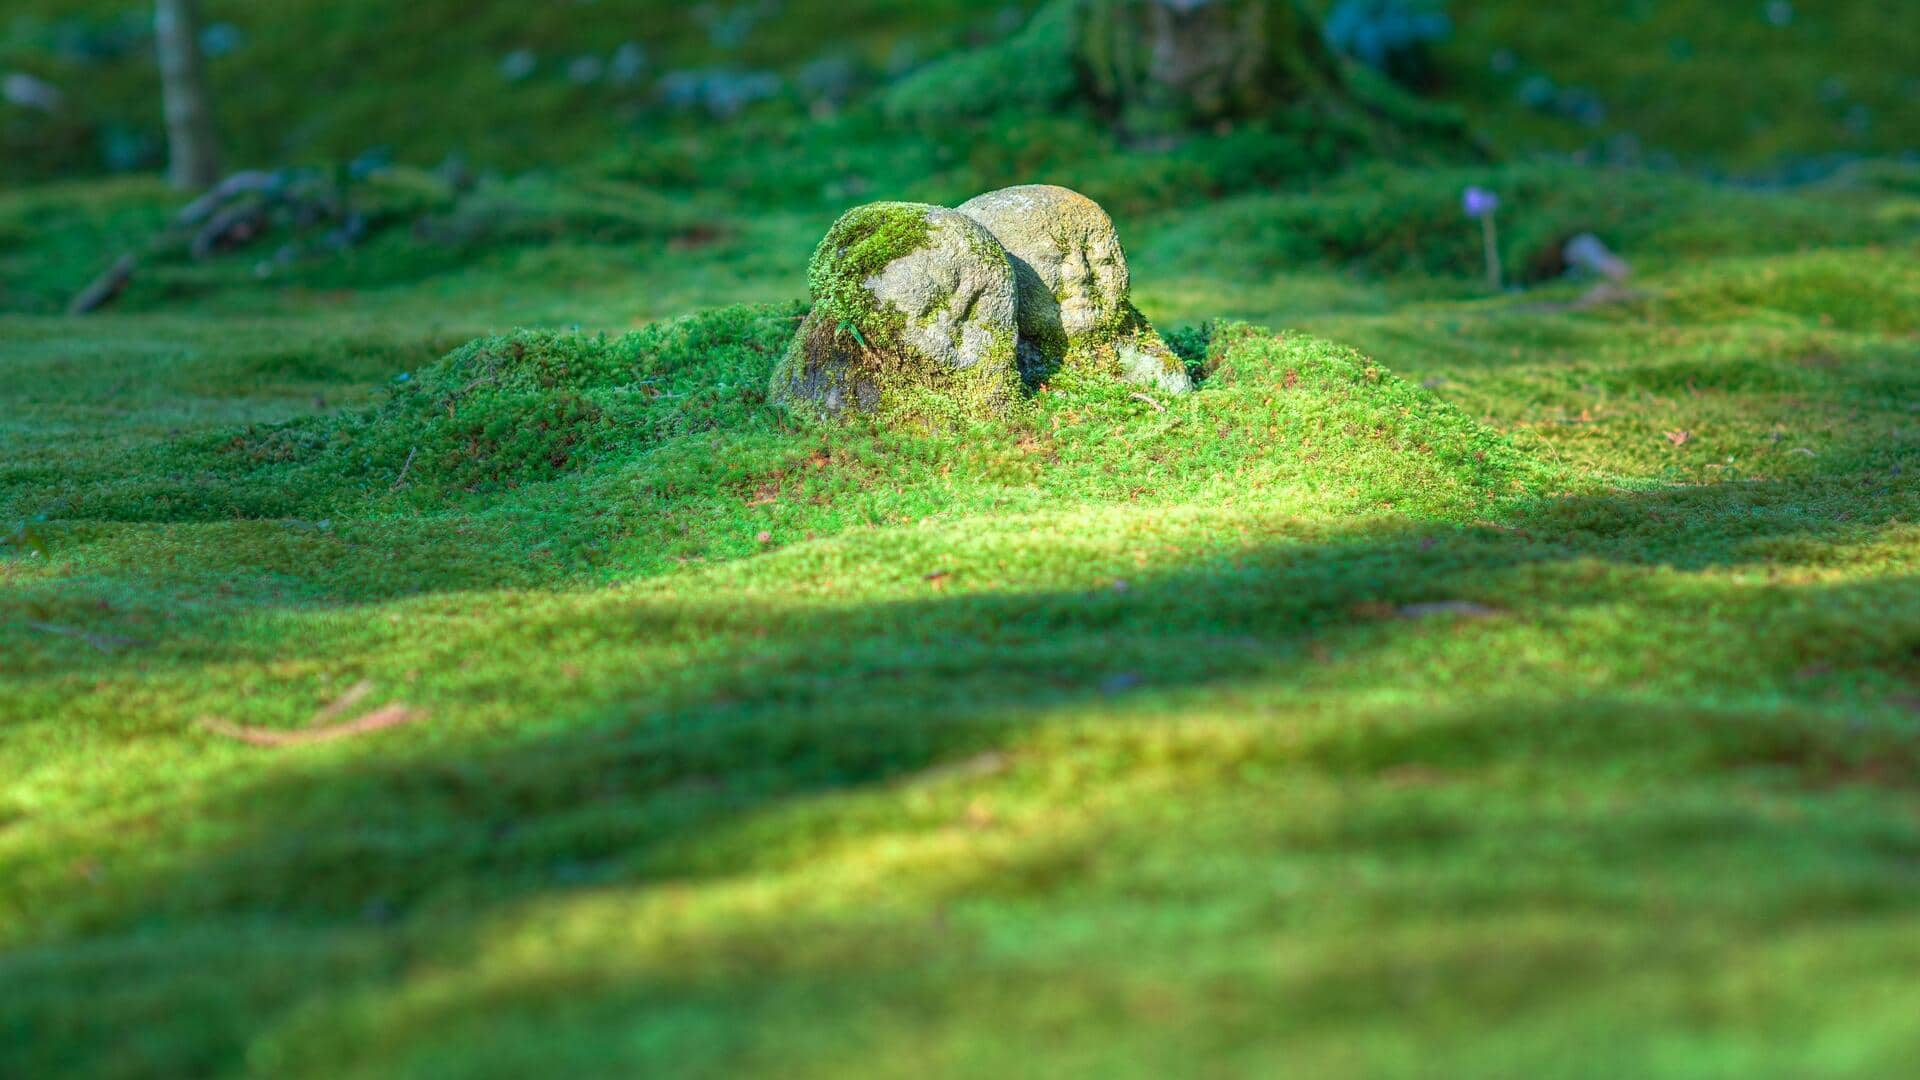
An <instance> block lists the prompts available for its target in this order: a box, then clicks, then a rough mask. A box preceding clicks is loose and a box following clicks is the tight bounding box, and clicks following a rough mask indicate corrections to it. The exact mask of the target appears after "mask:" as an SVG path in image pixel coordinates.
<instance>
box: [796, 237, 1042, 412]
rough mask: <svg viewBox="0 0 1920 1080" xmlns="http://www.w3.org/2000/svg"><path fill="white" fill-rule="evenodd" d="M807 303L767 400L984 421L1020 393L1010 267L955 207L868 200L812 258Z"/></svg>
mask: <svg viewBox="0 0 1920 1080" xmlns="http://www.w3.org/2000/svg"><path fill="white" fill-rule="evenodd" d="M807 283H808V288H809V291H810V292H811V294H812V297H813V309H812V311H811V312H810V313H809V314H808V316H807V318H806V320H805V322H804V323H802V325H801V327H800V330H799V332H798V333H796V334H795V335H794V339H793V343H792V345H791V346H790V347H789V348H788V350H787V353H786V355H785V356H784V357H783V358H782V359H781V361H780V363H779V365H778V366H777V367H776V368H775V370H774V375H773V385H772V389H771V393H772V397H773V399H774V400H775V401H776V402H779V403H781V404H785V405H787V406H789V407H790V408H793V409H795V410H796V411H799V412H802V413H807V414H810V415H814V416H817V417H822V418H839V417H843V416H845V415H847V414H850V413H863V414H871V415H876V416H879V417H881V418H882V419H886V420H906V421H913V422H921V423H952V422H956V421H967V420H981V419H986V418H988V417H991V416H996V415H999V414H1002V413H1004V412H1006V411H1007V410H1008V409H1010V408H1013V407H1015V406H1016V405H1017V404H1018V403H1019V402H1020V400H1021V397H1020V373H1019V368H1018V367H1017V365H1016V360H1015V348H1016V341H1017V323H1016V318H1017V316H1016V306H1017V298H1016V293H1015V284H1014V275H1013V266H1012V264H1011V262H1010V261H1009V260H1008V257H1007V253H1006V250H1005V249H1004V248H1002V247H1001V246H1000V243H999V241H997V240H995V239H994V238H993V235H992V234H991V233H989V232H988V231H987V230H986V229H985V228H983V227H982V226H981V225H980V224H979V223H978V222H976V221H974V220H973V219H972V218H969V217H967V216H966V215H964V214H961V213H959V212H957V211H954V210H948V209H946V208H944V207H938V206H924V205H921V204H918V203H873V204H871V205H868V206H861V207H857V208H855V209H853V210H850V211H848V212H847V213H846V214H844V215H842V217H841V218H840V220H839V221H837V222H835V223H834V225H833V228H832V229H830V230H828V232H827V235H826V238H825V239H824V240H822V241H821V242H820V246H819V248H817V249H816V250H815V251H814V253H813V261H812V263H811V264H809V266H808V271H807Z"/></svg>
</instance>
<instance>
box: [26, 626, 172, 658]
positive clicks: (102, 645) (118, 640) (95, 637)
mask: <svg viewBox="0 0 1920 1080" xmlns="http://www.w3.org/2000/svg"><path fill="white" fill-rule="evenodd" d="M27 629H29V630H38V631H40V632H41V633H43V634H58V635H60V636H61V637H70V638H77V639H79V640H81V641H84V642H86V643H87V644H89V645H91V646H93V647H94V648H96V649H98V650H100V651H101V652H103V653H107V654H109V655H111V654H113V653H114V652H116V651H118V650H120V649H131V648H134V647H135V646H140V645H145V644H147V643H146V642H144V641H141V640H140V639H138V638H129V637H115V636H114V635H112V634H91V633H88V632H87V631H85V630H76V629H74V628H73V627H71V626H60V625H58V624H56V623H48V622H30V623H28V624H27Z"/></svg>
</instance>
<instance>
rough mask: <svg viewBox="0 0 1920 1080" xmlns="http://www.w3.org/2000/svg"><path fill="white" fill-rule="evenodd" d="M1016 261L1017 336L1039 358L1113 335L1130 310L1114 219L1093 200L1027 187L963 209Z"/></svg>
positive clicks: (990, 196) (988, 197) (988, 196)
mask: <svg viewBox="0 0 1920 1080" xmlns="http://www.w3.org/2000/svg"><path fill="white" fill-rule="evenodd" d="M960 212H961V213H963V214H965V215H967V216H968V217H970V218H972V219H974V220H975V221H978V222H979V223H980V224H982V225H984V226H986V228H987V231H988V232H990V233H992V234H993V236H994V238H995V239H997V240H999V241H1000V243H1001V245H1002V246H1004V247H1005V248H1006V249H1007V253H1008V254H1009V255H1011V256H1012V257H1013V261H1014V271H1015V273H1016V274H1017V275H1018V276H1019V278H1020V333H1021V335H1022V337H1023V339H1026V341H1027V342H1028V343H1029V344H1030V345H1032V346H1034V347H1036V348H1038V349H1039V350H1040V351H1042V352H1043V353H1057V352H1059V351H1062V350H1064V349H1065V348H1067V347H1068V345H1070V344H1071V342H1072V339H1074V338H1075V337H1078V336H1080V335H1083V334H1091V333H1095V332H1097V331H1100V330H1102V329H1111V328H1112V327H1113V326H1115V325H1116V324H1117V322H1118V321H1119V319H1120V315H1121V312H1122V311H1124V310H1125V307H1126V303H1127V288H1128V279H1127V257H1126V253H1125V252H1123V251H1122V250H1121V248H1120V238H1119V236H1118V235H1117V234H1116V233H1115V232H1114V228H1113V220H1112V219H1111V218H1109V217H1108V216H1107V213H1106V211H1104V210H1102V209H1100V207H1099V205H1098V204H1096V203H1095V202H1094V201H1093V200H1092V199H1089V198H1087V197H1086V196H1084V195H1081V194H1080V193H1078V192H1075V191H1071V190H1068V189H1067V188H1063V187H1053V186H1051V185H1044V184H1031V185H1026V186H1023V187H1011V188H1005V189H1002V190H1000V191H992V192H988V193H987V194H985V195H982V196H980V197H979V198H976V199H974V200H972V201H970V202H967V203H965V204H964V205H962V206H961V207H960Z"/></svg>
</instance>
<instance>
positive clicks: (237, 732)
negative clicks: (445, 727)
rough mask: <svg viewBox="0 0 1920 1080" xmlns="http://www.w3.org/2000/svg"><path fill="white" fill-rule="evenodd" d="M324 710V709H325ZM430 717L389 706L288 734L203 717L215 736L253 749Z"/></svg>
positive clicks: (323, 739)
mask: <svg viewBox="0 0 1920 1080" xmlns="http://www.w3.org/2000/svg"><path fill="white" fill-rule="evenodd" d="M323 711H324V710H323ZM426 716H427V714H426V713H425V712H424V711H422V710H418V709H413V708H410V707H408V706H406V705H399V704H395V705H388V706H385V707H384V708H379V709H375V710H374V711H372V712H370V713H368V714H366V715H365V716H362V717H358V718H357V719H353V720H349V721H347V722H346V723H344V724H334V725H332V726H331V727H310V728H306V729H304V730H300V731H287V730H283V729H281V728H262V727H247V726H245V725H242V724H232V723H228V722H227V721H225V720H220V719H217V718H215V717H211V716H203V717H201V718H200V726H201V727H202V728H205V729H206V730H207V731H210V732H212V733H213V734H215V735H224V736H226V737H227V738H229V739H238V740H240V741H241V742H243V743H249V744H251V745H253V746H304V745H307V744H310V743H321V742H332V741H333V740H335V739H345V738H349V737H351V736H354V735H365V734H368V733H370V732H375V731H384V730H386V729H387V728H391V727H399V726H400V725H401V724H410V723H412V722H414V721H415V720H424V719H426Z"/></svg>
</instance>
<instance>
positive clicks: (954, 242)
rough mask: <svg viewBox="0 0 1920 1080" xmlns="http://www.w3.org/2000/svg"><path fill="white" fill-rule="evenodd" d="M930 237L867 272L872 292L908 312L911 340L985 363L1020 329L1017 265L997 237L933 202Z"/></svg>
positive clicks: (946, 357) (960, 361) (943, 358)
mask: <svg viewBox="0 0 1920 1080" xmlns="http://www.w3.org/2000/svg"><path fill="white" fill-rule="evenodd" d="M927 224H928V225H929V227H930V228H929V230H928V235H927V242H926V243H925V244H924V245H922V246H921V247H919V248H918V249H916V250H914V251H912V252H910V253H908V254H906V255H904V256H902V257H900V258H898V259H895V260H894V261H893V262H891V263H888V264H887V266H886V268H885V269H883V270H881V271H880V273H878V274H876V275H874V276H873V277H871V278H868V279H867V280H866V281H865V282H864V284H865V286H866V289H867V292H868V293H870V294H872V296H873V298H874V300H875V301H876V302H879V303H884V304H889V305H891V306H892V307H893V308H895V309H896V310H898V311H899V312H900V313H901V314H902V315H905V316H906V327H905V328H904V329H903V330H902V331H901V334H902V337H903V338H904V339H905V340H906V343H907V344H908V345H910V346H912V347H913V348H915V349H917V350H918V351H920V352H921V353H922V354H924V355H926V356H928V357H930V358H932V359H935V360H938V361H939V362H941V363H943V364H946V365H948V366H950V367H953V368H957V369H961V370H965V369H966V368H970V367H972V366H973V365H974V364H976V363H979V362H980V360H981V359H983V358H984V357H986V356H987V355H988V353H989V352H990V351H992V349H993V348H994V345H995V344H996V343H1002V344H1011V342H1012V340H1013V337H1014V330H1015V307H1016V305H1015V296H1014V277H1013V268H1012V266H1011V265H1010V264H1009V262H1008V260H1007V257H1006V254H1005V252H1004V251H1002V250H1001V248H1000V245H999V243H998V242H997V241H995V240H994V238H993V236H992V235H991V234H989V233H988V232H987V231H986V230H985V229H983V228H981V227H980V225H979V224H978V223H977V222H975V221H974V220H972V219H971V218H968V217H965V216H963V215H961V214H960V213H958V212H956V211H953V210H946V209H942V208H939V207H928V208H927Z"/></svg>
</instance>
